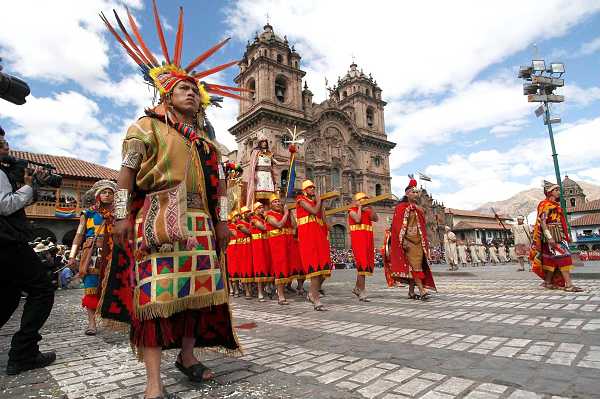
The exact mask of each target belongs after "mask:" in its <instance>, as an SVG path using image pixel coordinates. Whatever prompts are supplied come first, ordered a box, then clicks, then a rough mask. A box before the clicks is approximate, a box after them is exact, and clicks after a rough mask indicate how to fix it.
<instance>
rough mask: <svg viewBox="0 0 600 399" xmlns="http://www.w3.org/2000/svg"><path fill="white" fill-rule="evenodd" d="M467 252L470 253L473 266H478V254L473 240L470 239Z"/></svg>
mask: <svg viewBox="0 0 600 399" xmlns="http://www.w3.org/2000/svg"><path fill="white" fill-rule="evenodd" d="M469 252H470V253H471V263H472V264H473V267H476V266H479V263H480V260H479V255H478V254H477V244H475V241H471V243H470V245H469Z"/></svg>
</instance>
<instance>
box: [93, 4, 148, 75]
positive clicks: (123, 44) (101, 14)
mask: <svg viewBox="0 0 600 399" xmlns="http://www.w3.org/2000/svg"><path fill="white" fill-rule="evenodd" d="M100 19H102V22H104V24H105V25H106V27H107V28H108V30H109V31H110V33H112V34H113V36H114V37H115V39H117V41H118V42H119V43H120V44H121V46H123V48H124V49H125V51H127V53H128V54H129V56H130V57H131V58H132V59H133V60H134V61H135V62H136V64H138V65H144V63H143V62H142V60H140V59H139V57H138V56H137V55H136V54H135V53H134V52H133V51H132V50H131V49H130V48H129V46H127V44H126V43H125V42H124V41H123V39H121V36H119V34H118V33H117V31H116V30H115V29H114V28H113V27H112V25H111V24H110V22H108V19H106V17H105V16H104V14H103V13H100Z"/></svg>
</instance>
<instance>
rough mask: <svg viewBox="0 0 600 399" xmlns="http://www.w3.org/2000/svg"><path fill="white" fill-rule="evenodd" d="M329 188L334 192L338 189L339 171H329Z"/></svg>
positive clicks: (334, 169)
mask: <svg viewBox="0 0 600 399" xmlns="http://www.w3.org/2000/svg"><path fill="white" fill-rule="evenodd" d="M331 186H332V187H331V188H332V189H334V190H335V189H337V188H339V187H340V170H339V169H338V168H333V169H331Z"/></svg>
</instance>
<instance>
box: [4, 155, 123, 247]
mask: <svg viewBox="0 0 600 399" xmlns="http://www.w3.org/2000/svg"><path fill="white" fill-rule="evenodd" d="M10 155H12V156H13V157H16V158H21V159H26V160H28V161H35V162H41V163H47V164H50V165H52V166H54V167H55V168H56V170H55V173H58V174H60V175H62V177H63V180H62V185H61V186H60V187H59V188H56V189H55V188H51V187H42V188H41V189H40V190H39V193H38V201H37V202H36V203H35V204H33V205H30V206H28V207H27V208H26V209H25V212H26V214H27V218H28V219H29V222H30V223H31V224H32V226H31V227H32V230H33V237H32V238H34V237H42V238H46V237H52V238H54V239H55V240H56V242H57V243H61V244H66V245H70V244H71V243H72V241H73V238H74V237H75V232H76V230H77V225H78V222H79V214H80V212H81V211H82V209H83V207H84V204H83V196H84V194H85V192H86V191H87V190H89V189H90V188H91V187H92V185H93V184H94V183H95V182H96V181H98V180H101V179H111V180H116V179H117V175H118V171H116V170H114V169H110V168H106V167H104V166H100V165H97V164H94V163H91V162H87V161H83V160H81V159H76V158H71V157H65V156H55V155H48V154H35V153H32V152H25V151H10Z"/></svg>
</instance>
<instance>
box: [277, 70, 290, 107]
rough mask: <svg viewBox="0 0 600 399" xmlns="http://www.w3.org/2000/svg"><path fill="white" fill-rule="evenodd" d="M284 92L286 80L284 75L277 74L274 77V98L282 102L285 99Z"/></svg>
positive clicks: (285, 90)
mask: <svg viewBox="0 0 600 399" xmlns="http://www.w3.org/2000/svg"><path fill="white" fill-rule="evenodd" d="M286 92H287V81H286V79H285V77H283V76H282V75H279V76H277V78H275V98H276V99H277V101H279V102H280V103H284V102H285V100H286Z"/></svg>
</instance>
